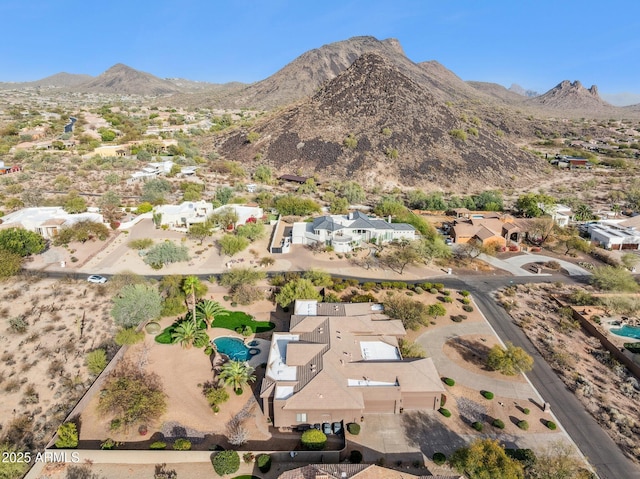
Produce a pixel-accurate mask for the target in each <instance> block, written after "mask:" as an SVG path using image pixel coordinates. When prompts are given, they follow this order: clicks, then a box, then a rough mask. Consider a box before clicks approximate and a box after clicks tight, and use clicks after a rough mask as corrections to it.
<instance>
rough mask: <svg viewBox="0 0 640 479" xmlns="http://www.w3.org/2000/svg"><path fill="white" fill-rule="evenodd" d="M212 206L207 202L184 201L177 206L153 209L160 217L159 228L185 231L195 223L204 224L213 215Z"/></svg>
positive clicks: (163, 206)
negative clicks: (164, 227) (165, 227)
mask: <svg viewBox="0 0 640 479" xmlns="http://www.w3.org/2000/svg"><path fill="white" fill-rule="evenodd" d="M213 211H214V210H213V205H212V204H211V203H209V202H208V201H204V200H201V201H185V202H183V203H181V204H179V205H159V206H156V207H155V208H154V209H153V212H154V214H156V215H158V214H159V215H160V221H159V226H164V225H167V226H168V227H169V228H171V229H177V230H186V229H189V227H190V226H191V225H193V224H195V223H204V222H205V221H206V220H207V218H208V217H209V216H211V214H212V213H213Z"/></svg>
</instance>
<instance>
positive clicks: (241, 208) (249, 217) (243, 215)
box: [213, 203, 264, 226]
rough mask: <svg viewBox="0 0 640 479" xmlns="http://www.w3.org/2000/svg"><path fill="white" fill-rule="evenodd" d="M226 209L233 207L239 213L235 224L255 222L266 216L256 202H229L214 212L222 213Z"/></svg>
mask: <svg viewBox="0 0 640 479" xmlns="http://www.w3.org/2000/svg"><path fill="white" fill-rule="evenodd" d="M225 209H231V210H232V211H233V212H234V213H235V214H236V215H238V221H237V222H236V224H235V226H240V225H244V224H246V223H255V222H256V221H258V220H260V219H262V217H263V216H264V211H263V210H262V208H260V207H259V206H258V205H257V204H255V203H249V204H246V205H236V204H229V205H224V206H219V207H218V208H216V209H215V210H213V213H214V214H216V213H220V212H222V211H224V210H225Z"/></svg>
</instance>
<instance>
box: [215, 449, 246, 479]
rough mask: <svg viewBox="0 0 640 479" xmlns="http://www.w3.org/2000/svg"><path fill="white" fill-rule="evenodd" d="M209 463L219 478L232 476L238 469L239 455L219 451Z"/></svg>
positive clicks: (234, 452) (233, 452)
mask: <svg viewBox="0 0 640 479" xmlns="http://www.w3.org/2000/svg"><path fill="white" fill-rule="evenodd" d="M211 463H212V464H213V470H214V471H216V474H218V475H219V476H225V475H227V474H233V473H234V472H236V471H237V470H238V469H240V455H239V454H238V453H237V452H236V451H221V452H219V453H218V454H216V455H215V457H214V458H213V459H212V460H211Z"/></svg>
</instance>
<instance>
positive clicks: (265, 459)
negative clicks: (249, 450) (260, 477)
mask: <svg viewBox="0 0 640 479" xmlns="http://www.w3.org/2000/svg"><path fill="white" fill-rule="evenodd" d="M256 465H257V466H258V469H260V472H264V473H266V472H269V469H271V456H270V455H269V454H260V455H259V456H258V457H256Z"/></svg>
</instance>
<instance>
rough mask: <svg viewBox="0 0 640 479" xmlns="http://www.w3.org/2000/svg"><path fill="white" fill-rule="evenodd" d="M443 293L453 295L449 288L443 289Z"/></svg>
mask: <svg viewBox="0 0 640 479" xmlns="http://www.w3.org/2000/svg"><path fill="white" fill-rule="evenodd" d="M441 293H442V294H443V295H444V296H450V295H451V291H449V290H448V289H443V290H442V291H441Z"/></svg>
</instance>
